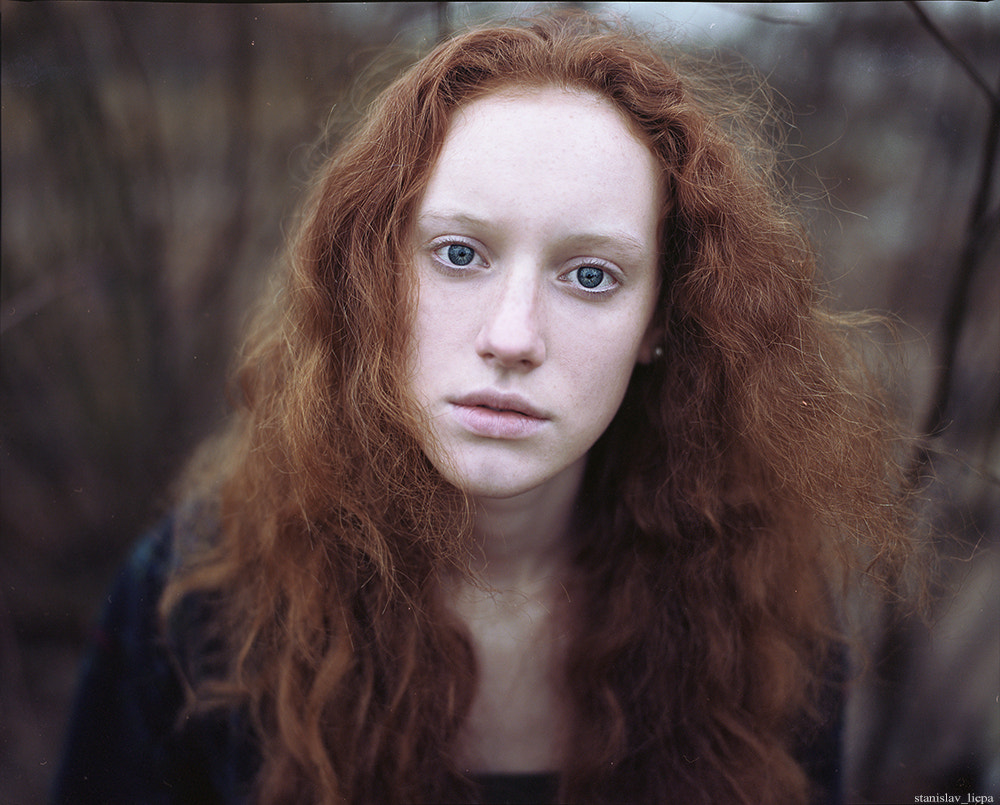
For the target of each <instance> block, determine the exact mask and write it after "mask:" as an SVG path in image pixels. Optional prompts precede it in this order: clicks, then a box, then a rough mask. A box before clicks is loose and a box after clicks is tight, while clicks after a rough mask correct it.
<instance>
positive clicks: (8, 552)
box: [0, 0, 1000, 803]
mask: <svg viewBox="0 0 1000 805" xmlns="http://www.w3.org/2000/svg"><path fill="white" fill-rule="evenodd" d="M550 5H561V4H550ZM576 5H584V6H586V7H588V8H591V9H593V10H598V11H606V12H608V13H612V14H618V15H623V16H626V17H630V18H632V19H633V20H635V21H636V22H638V23H639V24H641V25H644V26H647V27H649V28H650V29H652V30H654V31H655V32H656V33H657V34H658V35H661V36H663V37H666V38H669V39H673V40H675V41H679V42H681V43H683V44H685V45H686V46H687V47H689V48H690V49H692V50H695V51H703V52H706V53H711V54H715V55H716V56H717V57H718V58H720V59H722V60H723V61H726V62H730V61H731V62H733V63H737V62H739V61H741V60H742V61H745V62H748V63H749V64H750V65H753V66H754V67H755V68H756V69H757V70H758V71H760V73H762V74H763V75H764V76H766V78H767V80H768V81H769V83H770V84H771V85H772V87H773V88H774V89H775V91H776V92H777V93H778V95H779V97H780V101H779V102H780V103H781V105H782V108H784V109H786V112H785V113H784V114H783V116H784V117H785V118H786V119H787V120H788V121H789V123H790V124H791V127H790V129H789V142H788V147H789V154H790V157H791V158H792V159H793V160H794V162H792V163H791V164H790V166H789V170H790V175H791V177H792V179H793V181H794V183H795V188H796V191H797V192H798V193H799V194H800V196H801V202H802V205H803V208H804V211H805V214H806V217H807V219H808V221H809V224H810V226H811V227H812V231H813V234H814V237H815V240H816V243H817V245H818V248H819V251H820V253H821V255H822V261H823V262H822V270H823V274H824V278H825V280H826V281H827V283H828V286H829V289H830V292H831V294H832V295H833V297H834V299H835V301H836V304H837V306H838V307H843V308H850V309H853V308H865V309H874V310H877V311H882V312H887V313H890V314H891V315H893V316H895V317H897V319H898V322H899V325H898V337H899V342H900V345H901V353H902V358H901V362H902V368H903V371H902V373H901V382H902V387H901V389H900V399H901V402H903V403H904V404H905V406H906V410H907V411H909V415H910V416H911V423H912V425H913V427H915V428H917V429H920V430H922V431H924V432H928V433H932V434H934V435H933V438H932V439H931V440H930V442H929V449H928V450H927V452H926V453H925V454H923V455H921V456H916V457H915V458H914V468H915V471H916V472H933V480H931V481H928V482H927V483H928V486H927V492H926V499H927V508H926V517H927V519H928V521H929V522H932V523H933V525H934V526H935V529H936V535H937V536H936V537H935V539H936V540H937V543H938V545H937V548H938V551H939V554H940V557H941V560H940V562H941V578H942V582H941V587H940V590H939V591H938V593H939V596H938V599H937V600H938V603H937V605H936V607H935V611H934V613H933V615H932V618H931V623H929V624H924V623H922V622H919V621H912V620H898V619H893V618H891V617H887V616H886V615H885V613H872V614H871V617H870V621H871V629H870V631H871V657H872V665H873V668H872V670H871V672H870V673H869V674H868V675H867V676H866V677H865V678H864V681H863V682H862V683H860V684H858V685H857V687H856V690H855V692H854V695H853V698H852V702H851V709H850V722H849V731H848V739H847V751H848V761H849V772H848V774H849V778H848V801H849V802H913V801H914V797H915V796H917V795H920V794H924V795H931V794H945V793H949V794H957V795H963V801H965V798H964V795H965V794H976V795H991V796H993V798H994V800H996V801H1000V759H998V757H1000V704H998V695H1000V614H998V613H1000V563H998V546H1000V436H998V430H1000V243H998V240H1000V239H998V237H997V235H998V230H1000V203H998V196H1000V193H998V190H997V186H998V183H1000V178H998V175H997V173H998V168H997V161H996V154H997V138H998V133H1000V80H998V76H1000V6H997V5H992V4H987V3H962V2H952V3H927V4H921V5H919V6H914V5H912V4H907V3H857V4H852V3H846V4H837V3H829V4H825V3H824V4H816V5H809V4H775V5H768V4H734V5H729V4H699V3H676V4H668V3H635V4H629V3H584V4H576ZM540 7H544V6H543V5H542V4H529V3H516V4H515V3H444V2H442V3H358V4H340V3H338V4H332V5H297V4H296V5H282V4H277V5H259V6H257V5H243V4H233V5H226V4H221V5H214V4H212V5H210V4H205V5H201V4H169V3H163V4H156V3H153V4H146V3H136V4H131V3H124V2H121V3H116V2H108V3H100V4H92V3H80V4H77V3H63V2H51V3H17V2H10V0H0V16H2V140H0V143H2V300H0V313H2V318H0V332H2V341H0V350H2V352H0V358H2V363H0V412H2V413H0V802H3V803H36V802H42V801H44V800H45V797H46V791H47V787H48V785H49V782H50V780H51V777H52V774H53V772H54V769H55V767H56V765H57V764H58V759H59V752H60V744H61V740H62V735H63V731H64V728H65V720H66V717H67V712H68V707H69V703H70V701H71V697H72V690H73V685H74V681H75V675H76V671H77V664H78V662H79V659H80V656H81V652H82V650H83V648H84V646H85V644H86V640H87V636H88V633H89V630H90V628H91V625H92V624H93V621H94V619H95V617H96V616H97V614H98V612H99V609H100V606H101V603H102V601H103V600H104V594H105V590H106V588H107V586H108V585H109V583H110V581H111V579H112V576H113V574H114V572H115V569H116V567H117V566H118V565H119V563H120V562H121V560H122V558H123V556H124V554H125V552H126V551H127V550H128V547H129V545H130V544H131V543H132V541H133V540H134V539H135V538H136V537H137V536H138V535H139V534H140V533H141V532H142V531H143V530H144V529H145V528H147V527H149V526H150V525H151V524H152V523H154V522H155V521H156V520H157V519H158V518H159V517H160V516H161V515H162V514H163V512H164V511H165V510H166V508H167V507H169V505H170V498H169V490H170V484H171V481H172V479H173V478H174V477H175V475H176V473H177V471H178V469H179V468H180V466H181V465H182V463H183V461H184V459H185V457H186V456H187V455H188V454H189V452H190V450H191V449H192V448H193V446H194V445H195V444H197V442H198V441H199V440H200V439H201V438H202V437H204V436H205V435H206V434H207V433H208V432H210V431H211V430H212V429H213V428H215V427H217V426H218V424H219V423H220V421H221V420H222V418H223V417H224V415H225V410H226V408H225V402H224V379H225V374H226V369H227V366H228V364H229V360H230V358H231V355H232V351H233V348H234V344H235V342H236V339H237V336H238V333H239V331H240V327H241V324H242V323H243V317H244V315H245V311H246V310H247V308H248V306H249V304H250V302H251V300H252V299H253V297H254V295H255V293H256V291H257V289H258V287H259V285H260V281H261V278H262V277H263V276H264V274H265V272H266V271H267V270H268V268H269V267H270V266H271V265H272V264H273V262H274V258H275V256H276V254H277V253H278V251H279V250H280V249H281V246H282V242H283V237H284V232H285V231H286V228H287V224H288V221H289V219H290V217H291V216H292V215H293V214H294V211H295V206H296V203H297V202H298V201H299V199H300V195H301V192H302V190H303V188H304V186H305V183H306V181H307V179H308V177H309V175H310V171H311V169H312V167H313V166H314V165H315V164H316V161H317V158H318V151H317V148H316V144H317V143H318V142H321V141H324V137H325V143H326V145H327V146H329V145H330V144H331V142H332V141H335V137H336V135H335V133H334V134H332V135H331V134H330V132H331V131H332V132H335V131H336V129H337V126H338V125H339V124H341V123H343V122H345V121H349V120H351V119H353V118H354V117H356V115H357V114H358V113H359V112H360V111H361V109H362V108H363V106H364V103H365V100H366V98H367V97H368V96H369V92H368V90H367V89H366V88H365V87H375V86H378V85H380V84H381V83H384V79H385V78H386V77H391V75H393V74H394V72H395V71H397V70H398V69H399V68H401V67H403V66H405V65H406V64H408V63H410V62H411V61H412V60H413V59H414V58H416V57H417V56H418V55H419V54H421V53H423V52H426V50H427V49H428V48H429V47H430V46H432V45H433V43H434V42H435V41H436V40H437V39H438V38H440V37H441V36H443V35H446V34H447V33H448V32H449V31H452V30H455V29H457V28H461V27H462V26H464V25H466V24H468V23H470V22H479V21H482V20H485V19H487V18H503V17H507V16H511V15H515V14H520V13H525V12H530V11H532V10H534V9H537V8H540ZM372 65H374V67H372ZM359 78H361V79H362V82H361V83H362V85H363V86H362V87H361V88H360V89H359V88H357V83H356V82H357V81H358V79H359ZM882 624H888V625H885V626H883V625H882Z"/></svg>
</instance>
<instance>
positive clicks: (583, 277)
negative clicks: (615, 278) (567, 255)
mask: <svg viewBox="0 0 1000 805" xmlns="http://www.w3.org/2000/svg"><path fill="white" fill-rule="evenodd" d="M576 278H577V279H578V280H579V281H580V284H581V285H582V286H583V287H584V288H596V287H597V286H598V285H600V284H601V283H602V282H603V281H604V272H603V271H602V270H601V269H599V268H594V266H583V267H581V268H579V269H578V270H577V272H576Z"/></svg>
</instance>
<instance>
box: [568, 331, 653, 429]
mask: <svg viewBox="0 0 1000 805" xmlns="http://www.w3.org/2000/svg"><path fill="white" fill-rule="evenodd" d="M620 332H621V331H619V334H618V337H617V338H616V337H615V333H613V332H612V333H609V334H608V337H607V338H606V339H603V340H602V339H600V338H599V337H596V336H594V335H591V337H589V338H587V339H583V340H580V339H574V340H573V341H572V342H571V343H568V344H567V345H566V346H565V349H566V350H567V352H568V354H569V355H571V356H572V359H571V360H570V361H569V363H570V365H571V366H573V370H572V377H571V380H570V382H569V383H568V384H567V386H568V389H567V391H568V394H567V397H568V398H569V399H570V403H571V405H572V407H573V408H575V409H576V410H578V411H580V412H581V413H584V414H586V413H589V414H590V415H591V416H592V417H593V418H594V420H595V425H597V424H598V423H599V422H603V423H604V425H605V426H606V425H607V424H608V423H609V422H610V421H611V419H612V418H613V417H614V415H615V414H616V413H617V411H618V408H619V406H620V405H621V401H622V399H623V398H624V396H625V390H626V389H627V388H628V383H629V380H630V379H631V377H632V370H633V368H634V367H635V364H636V359H637V357H638V350H639V339H637V338H631V337H629V338H625V339H622V338H621V336H620ZM630 335H631V333H630ZM588 342H589V343H588ZM601 430H602V431H603V427H601Z"/></svg>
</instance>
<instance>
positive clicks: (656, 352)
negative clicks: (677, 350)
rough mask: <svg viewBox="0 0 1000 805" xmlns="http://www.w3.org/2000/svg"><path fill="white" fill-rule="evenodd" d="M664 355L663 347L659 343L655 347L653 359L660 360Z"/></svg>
mask: <svg viewBox="0 0 1000 805" xmlns="http://www.w3.org/2000/svg"><path fill="white" fill-rule="evenodd" d="M662 357H663V347H661V346H660V345H659V344H657V345H656V346H655V347H653V360H654V361H658V360H659V359H660V358H662Z"/></svg>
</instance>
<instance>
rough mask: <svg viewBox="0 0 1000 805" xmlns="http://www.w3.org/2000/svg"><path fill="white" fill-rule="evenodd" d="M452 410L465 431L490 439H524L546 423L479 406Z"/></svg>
mask: <svg viewBox="0 0 1000 805" xmlns="http://www.w3.org/2000/svg"><path fill="white" fill-rule="evenodd" d="M453 410H454V412H455V417H456V418H457V419H458V421H459V422H460V423H461V424H462V425H463V426H464V427H465V428H466V429H467V430H469V431H471V432H472V433H474V434H476V435H477V436H486V437H488V438H490V439H524V438H525V437H527V436H532V435H534V434H535V433H537V432H538V431H539V430H541V429H542V427H543V426H544V425H545V423H546V421H547V420H545V419H539V418H538V417H533V416H528V415H527V414H519V413H517V412H516V411H495V410H494V409H492V408H484V407H483V406H481V405H455V406H454V407H453Z"/></svg>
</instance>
